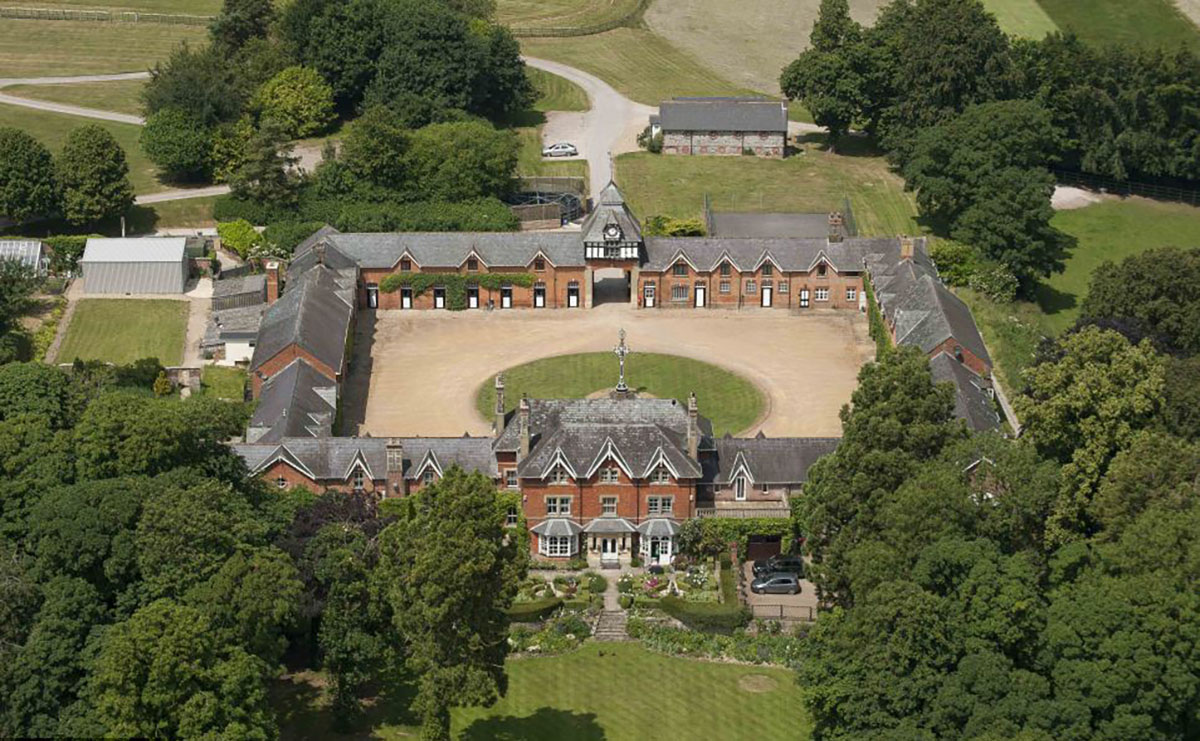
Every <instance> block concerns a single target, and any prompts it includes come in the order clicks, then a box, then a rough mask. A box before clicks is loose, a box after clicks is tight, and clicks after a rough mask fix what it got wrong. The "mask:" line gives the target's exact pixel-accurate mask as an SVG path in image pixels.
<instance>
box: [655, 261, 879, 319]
mask: <svg viewBox="0 0 1200 741" xmlns="http://www.w3.org/2000/svg"><path fill="white" fill-rule="evenodd" d="M685 264H686V263H685ZM725 281H728V283H729V293H721V283H722V282H725ZM750 281H754V293H748V291H747V289H748V287H749V283H750ZM763 281H770V282H771V287H772V288H773V289H774V292H773V294H772V297H771V299H772V300H771V307H772V308H776V309H789V308H797V307H799V306H800V291H801V290H802V289H805V288H807V289H808V290H809V307H810V308H832V309H857V308H858V301H859V296H860V295H861V293H862V275H861V274H852V273H845V274H838V273H835V272H833V270H832V269H830V270H827V272H826V275H824V276H819V275H817V273H816V272H813V273H781V272H780V271H779V270H775V269H774V268H772V271H771V275H764V274H763V271H762V269H761V268H760V269H759V270H755V271H747V272H741V273H739V272H738V271H736V270H732V269H731V270H730V274H729V275H728V276H722V275H721V273H720V268H719V267H718V269H717V270H714V271H712V272H711V273H704V272H701V273H697V272H696V271H694V270H692V269H691V267H690V266H689V267H688V268H687V274H686V275H683V276H677V275H675V274H674V271H673V270H672V269H671V268H668V269H667V270H666V271H665V272H663V273H652V272H645V271H643V272H642V273H641V274H640V275H639V276H638V285H637V297H638V306H643V304H644V296H645V286H646V284H647V283H654V284H655V286H656V294H657V296H656V301H655V308H663V309H665V308H672V307H675V308H692V307H695V305H696V293H695V288H696V286H697V285H703V286H705V287H706V289H707V292H706V295H705V306H706V307H715V308H740V307H743V306H747V307H754V306H762V287H763ZM680 283H683V284H685V285H687V286H688V299H687V301H673V300H671V295H672V291H671V288H672V286H674V285H677V284H680ZM782 283H787V284H788V285H787V291H786V292H783V291H782V290H781V289H782V285H781V284H782ZM817 288H825V289H827V290H828V291H829V300H828V301H817V300H816V289H817ZM847 288H853V289H854V298H853V299H849V298H847V294H846V289H847Z"/></svg>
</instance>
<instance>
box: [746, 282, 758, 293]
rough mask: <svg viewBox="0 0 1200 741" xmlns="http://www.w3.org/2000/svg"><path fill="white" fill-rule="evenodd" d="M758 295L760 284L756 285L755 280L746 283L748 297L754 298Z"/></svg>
mask: <svg viewBox="0 0 1200 741" xmlns="http://www.w3.org/2000/svg"><path fill="white" fill-rule="evenodd" d="M756 293H758V283H755V282H754V281H753V280H748V281H746V295H747V296H753V295H755V294H756Z"/></svg>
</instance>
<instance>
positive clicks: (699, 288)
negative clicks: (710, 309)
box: [696, 286, 707, 309]
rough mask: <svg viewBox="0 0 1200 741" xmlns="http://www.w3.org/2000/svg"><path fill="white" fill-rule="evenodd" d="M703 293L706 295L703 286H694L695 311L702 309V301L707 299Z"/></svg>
mask: <svg viewBox="0 0 1200 741" xmlns="http://www.w3.org/2000/svg"><path fill="white" fill-rule="evenodd" d="M705 293H707V291H705V289H704V286H696V308H697V309H703V308H704V301H705V299H706V298H707V296H705Z"/></svg>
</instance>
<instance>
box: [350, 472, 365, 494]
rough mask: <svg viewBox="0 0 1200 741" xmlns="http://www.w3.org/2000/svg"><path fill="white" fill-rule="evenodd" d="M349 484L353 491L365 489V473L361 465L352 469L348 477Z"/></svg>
mask: <svg viewBox="0 0 1200 741" xmlns="http://www.w3.org/2000/svg"><path fill="white" fill-rule="evenodd" d="M350 486H351V487H353V489H354V491H366V490H367V474H366V472H365V471H363V470H362V466H359V467H357V468H355V469H354V473H353V474H352V475H351V477H350Z"/></svg>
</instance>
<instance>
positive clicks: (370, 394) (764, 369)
mask: <svg viewBox="0 0 1200 741" xmlns="http://www.w3.org/2000/svg"><path fill="white" fill-rule="evenodd" d="M620 329H624V330H625V331H626V333H627V337H628V340H627V341H628V343H629V345H630V347H631V348H632V350H633V352H634V353H635V354H636V353H638V352H647V353H651V352H652V353H663V354H669V355H678V356H683V357H686V358H691V359H695V360H701V361H704V362H706V363H711V364H713V365H716V366H719V367H721V368H724V369H726V370H729V371H732V372H733V373H736V374H737V375H739V376H741V377H743V378H745V379H747V380H748V381H750V382H751V383H753V384H754V385H755V386H756V387H757V388H758V389H759V391H760V392H761V393H762V396H763V398H764V403H763V409H764V411H763V413H762V414H760V415H758V418H757V419H756V421H755V422H754V423H753V424H751V426H750V427H749V428H747V429H745V430H739V431H737V432H739V433H741V434H746V435H753V434H756V433H758V432H759V431H762V432H763V433H764V434H766V435H768V436H796V437H836V436H840V435H841V424H840V422H839V420H838V411H839V410H840V409H841V407H842V405H843V404H846V403H847V402H849V401H850V395H851V393H852V392H853V391H854V388H855V387H856V385H857V376H858V369H859V368H860V367H861V366H862V365H863V364H864V363H866V362H868V361H870V360H871V359H872V358H873V357H874V343H873V342H872V341H871V339H870V337H869V336H868V333H867V321H866V317H865V316H864V315H863V314H860V313H858V312H853V311H833V310H825V311H821V310H814V311H811V312H808V313H805V314H793V313H790V312H787V311H784V310H779V309H743V310H741V311H733V310H716V309H714V310H707V311H694V310H687V309H679V310H661V311H645V310H641V311H638V310H634V309H631V308H629V307H628V306H627V305H619V304H608V305H604V306H601V307H598V308H595V309H592V310H574V311H572V310H555V311H535V310H512V311H494V312H483V311H461V312H449V311H377V312H363V313H362V314H361V315H360V316H359V320H358V328H357V332H356V336H355V342H354V358H353V363H352V367H351V370H350V374H349V379H348V383H346V385H345V397H344V399H343V404H342V409H343V430H342V433H343V434H358V435H367V434H370V435H372V436H375V437H381V436H389V435H395V436H413V435H427V436H457V435H462V434H463V433H469V434H471V435H487V434H490V433H491V427H492V425H491V419H490V418H485V417H483V416H481V414H480V413H479V411H478V410H477V408H476V394H477V392H478V390H479V388H480V386H481V385H482V384H484V383H490V382H491V380H492V379H493V378H494V377H495V375H496V373H498V372H500V371H503V370H505V369H507V368H510V367H513V366H516V365H520V364H522V363H527V362H529V361H532V360H536V359H538V358H544V357H549V356H556V355H567V354H572V353H582V352H598V351H606V350H611V349H612V348H613V347H614V346H615V345H616V343H617V332H618V331H619V330H620ZM616 381H617V360H616V358H615V357H614V358H613V361H612V378H611V384H613V385H615V384H616ZM628 382H629V385H630V386H632V387H634V388H637V387H638V385H639V382H638V379H637V378H636V377H633V376H630V377H629V378H628ZM596 390H597V391H600V389H596ZM704 401H705V400H704V398H700V399H699V403H700V413H701V414H704V413H705V405H704Z"/></svg>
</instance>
